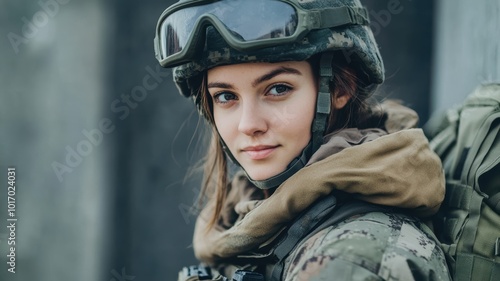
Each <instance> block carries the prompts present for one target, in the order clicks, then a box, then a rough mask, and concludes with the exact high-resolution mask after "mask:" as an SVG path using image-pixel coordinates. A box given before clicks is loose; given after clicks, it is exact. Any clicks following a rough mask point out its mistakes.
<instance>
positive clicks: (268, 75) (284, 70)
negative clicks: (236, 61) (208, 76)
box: [207, 66, 302, 89]
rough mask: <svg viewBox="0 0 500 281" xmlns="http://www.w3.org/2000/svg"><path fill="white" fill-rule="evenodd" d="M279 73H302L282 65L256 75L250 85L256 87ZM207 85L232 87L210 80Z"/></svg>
mask: <svg viewBox="0 0 500 281" xmlns="http://www.w3.org/2000/svg"><path fill="white" fill-rule="evenodd" d="M281 74H295V75H302V73H301V72H300V71H298V70H297V69H295V68H291V67H286V66H282V67H280V68H276V69H273V70H271V71H269V72H268V73H266V74H264V75H262V76H260V77H258V78H257V79H255V80H254V81H253V82H252V86H253V87H256V86H257V85H258V84H260V83H262V82H265V81H268V80H271V79H273V78H274V77H276V76H278V75H281ZM207 87H208V88H222V89H234V87H233V85H231V84H229V83H224V82H211V83H208V85H207Z"/></svg>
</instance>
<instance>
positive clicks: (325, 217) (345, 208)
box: [271, 195, 387, 281]
mask: <svg viewBox="0 0 500 281" xmlns="http://www.w3.org/2000/svg"><path fill="white" fill-rule="evenodd" d="M386 210H387V207H383V206H378V205H374V204H370V203H366V202H361V201H351V202H349V203H345V204H343V205H342V206H340V207H339V206H337V199H336V198H335V196H333V195H329V196H327V197H325V198H323V199H320V201H318V202H317V203H315V204H314V205H313V206H312V207H311V208H310V209H309V210H307V211H305V212H304V213H302V214H301V215H300V216H299V217H298V219H297V220H295V221H294V222H293V224H292V225H291V226H290V227H289V228H288V230H287V231H286V234H285V235H284V237H283V238H282V239H281V240H280V242H278V243H277V245H276V246H275V248H274V256H275V258H276V260H277V262H276V263H275V264H274V267H273V269H272V274H271V281H279V280H281V279H282V276H283V271H284V269H285V260H286V258H287V257H288V256H289V254H290V253H291V252H292V250H293V249H294V248H295V247H297V246H298V244H299V243H300V242H302V241H305V240H307V239H308V238H309V237H311V236H313V235H314V234H316V233H318V232H319V231H321V230H323V229H325V228H327V227H329V226H331V225H334V224H337V223H339V222H341V221H343V220H345V219H347V218H349V217H351V216H353V215H357V214H363V213H369V212H380V211H386Z"/></svg>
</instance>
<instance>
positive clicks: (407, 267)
mask: <svg viewBox="0 0 500 281" xmlns="http://www.w3.org/2000/svg"><path fill="white" fill-rule="evenodd" d="M420 227H421V226H420V223H419V222H417V221H415V220H413V219H411V218H409V217H406V216H402V215H397V214H383V213H369V214H366V215H363V216H359V217H355V218H351V219H348V220H346V221H344V222H342V223H340V224H339V225H337V226H332V227H330V228H326V229H324V230H323V231H321V232H318V233H317V234H316V235H314V236H312V237H310V238H309V239H308V240H307V241H305V242H303V243H302V244H301V245H300V246H299V247H298V248H297V249H295V250H294V251H293V253H292V255H290V257H289V259H288V260H287V264H288V268H285V275H284V279H283V280H285V281H300V280H318V281H319V280H338V281H347V280H356V281H357V280H363V281H364V280H366V281H368V280H370V281H372V280H392V281H398V280H401V281H403V280H404V281H435V280H451V279H450V276H449V273H448V270H447V267H446V261H445V258H444V254H443V253H442V251H441V249H440V248H439V247H438V246H437V245H436V244H435V242H434V241H433V239H431V238H430V237H428V236H427V234H426V233H425V232H424V231H422V230H421V229H420Z"/></svg>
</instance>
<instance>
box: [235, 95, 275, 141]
mask: <svg viewBox="0 0 500 281" xmlns="http://www.w3.org/2000/svg"><path fill="white" fill-rule="evenodd" d="M240 109H241V115H240V120H239V124H238V130H239V131H240V132H242V133H243V134H245V135H248V136H255V135H259V134H263V133H265V132H266V131H267V129H268V122H267V115H266V112H265V110H263V108H262V106H260V105H259V102H258V101H247V102H245V103H242V105H241V107H240Z"/></svg>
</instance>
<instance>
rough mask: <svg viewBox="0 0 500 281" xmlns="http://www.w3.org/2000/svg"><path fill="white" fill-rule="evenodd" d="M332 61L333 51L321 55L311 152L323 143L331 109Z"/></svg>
mask: <svg viewBox="0 0 500 281" xmlns="http://www.w3.org/2000/svg"><path fill="white" fill-rule="evenodd" d="M332 62H333V53H324V54H322V55H321V58H320V69H319V74H320V78H319V92H318V98H317V101H316V115H315V117H314V122H313V128H312V145H313V147H312V148H313V153H314V152H316V151H317V150H318V148H319V147H320V146H321V145H322V144H323V135H324V133H325V129H326V123H327V120H328V116H329V115H330V111H331V94H330V81H331V80H332V78H333V71H332Z"/></svg>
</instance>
